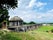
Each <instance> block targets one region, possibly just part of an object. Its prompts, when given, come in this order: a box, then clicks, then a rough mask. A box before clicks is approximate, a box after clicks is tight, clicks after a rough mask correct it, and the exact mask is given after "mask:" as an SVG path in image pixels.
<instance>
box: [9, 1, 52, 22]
mask: <svg viewBox="0 0 53 40" xmlns="http://www.w3.org/2000/svg"><path fill="white" fill-rule="evenodd" d="M45 5H47V3H43V2H39V1H38V2H37V0H31V1H30V0H19V1H18V8H16V9H15V10H10V11H9V13H10V14H9V15H10V17H13V16H19V17H21V18H22V19H23V20H24V21H27V22H29V21H35V22H43V21H48V20H51V19H52V18H53V9H52V10H49V11H47V12H45V13H42V12H37V11H36V9H35V10H32V9H29V8H32V7H39V8H40V9H41V8H43V6H45ZM26 7H28V8H26Z"/></svg>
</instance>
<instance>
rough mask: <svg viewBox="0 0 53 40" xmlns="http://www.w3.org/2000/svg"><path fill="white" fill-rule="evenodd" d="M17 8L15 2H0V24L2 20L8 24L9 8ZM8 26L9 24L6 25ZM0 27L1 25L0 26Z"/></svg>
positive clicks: (15, 0) (3, 0) (9, 0)
mask: <svg viewBox="0 0 53 40" xmlns="http://www.w3.org/2000/svg"><path fill="white" fill-rule="evenodd" d="M15 7H17V0H1V1H0V23H2V22H3V21H4V20H6V21H7V23H8V18H9V15H8V14H9V13H8V9H9V8H15ZM8 24H9V23H8ZM0 27H1V24H0Z"/></svg>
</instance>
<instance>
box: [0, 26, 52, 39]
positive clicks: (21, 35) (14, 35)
mask: <svg viewBox="0 0 53 40" xmlns="http://www.w3.org/2000/svg"><path fill="white" fill-rule="evenodd" d="M51 29H53V26H42V27H40V28H38V29H36V30H33V31H28V32H7V33H6V34H5V35H3V34H4V33H3V32H2V33H3V34H2V33H1V32H0V34H2V35H0V36H1V38H0V39H1V40H53V33H51V32H50V30H51ZM46 31H49V32H46Z"/></svg>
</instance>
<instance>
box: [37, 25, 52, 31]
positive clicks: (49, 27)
mask: <svg viewBox="0 0 53 40" xmlns="http://www.w3.org/2000/svg"><path fill="white" fill-rule="evenodd" d="M51 29H53V26H41V27H40V28H38V29H37V30H36V31H50V30H51Z"/></svg>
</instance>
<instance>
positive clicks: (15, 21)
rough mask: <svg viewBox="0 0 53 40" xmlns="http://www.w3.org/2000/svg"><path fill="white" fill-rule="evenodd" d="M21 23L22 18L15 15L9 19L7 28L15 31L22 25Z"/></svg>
mask: <svg viewBox="0 0 53 40" xmlns="http://www.w3.org/2000/svg"><path fill="white" fill-rule="evenodd" d="M22 24H23V20H22V19H21V18H20V17H18V16H15V17H13V18H11V19H10V20H9V27H8V29H10V30H15V31H16V30H18V28H19V27H21V26H22Z"/></svg>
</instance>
